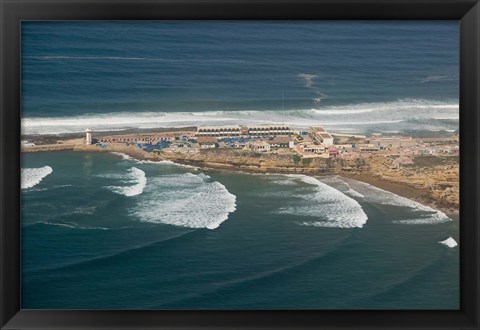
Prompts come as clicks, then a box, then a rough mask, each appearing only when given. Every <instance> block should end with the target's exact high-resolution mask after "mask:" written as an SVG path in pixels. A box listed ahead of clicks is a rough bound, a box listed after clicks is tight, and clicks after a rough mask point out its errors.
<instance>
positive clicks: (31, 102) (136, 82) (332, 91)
mask: <svg viewBox="0 0 480 330" xmlns="http://www.w3.org/2000/svg"><path fill="white" fill-rule="evenodd" d="M458 33H459V27H458V22H456V21H435V22H429V21H424V22H419V21H400V22H389V21H386V22H384V21H382V22H380V21H379V22H371V21H368V22H367V21H365V22H361V21H359V22H355V21H323V22H314V21H306V22H249V21H244V22H188V21H180V22H178V21H177V22H168V21H167V22H130V23H127V22H103V23H102V22H77V23H73V22H25V23H23V24H22V109H23V117H24V121H23V131H24V132H25V133H36V134H52V133H66V132H82V131H83V130H84V129H85V126H89V127H92V128H93V129H95V130H108V129H121V128H154V127H169V126H187V125H199V124H202V123H205V124H207V123H208V124H211V123H212V122H214V123H217V124H232V123H236V124H238V123H244V124H246V123H259V122H278V123H286V124H290V125H293V126H300V127H306V126H309V125H311V124H312V123H315V124H321V125H323V126H325V127H326V128H328V129H331V130H336V131H348V132H365V131H403V130H411V129H414V130H415V129H428V130H456V129H458V89H459V83H458V70H459V65H458V61H459V60H458V54H459V38H458Z"/></svg>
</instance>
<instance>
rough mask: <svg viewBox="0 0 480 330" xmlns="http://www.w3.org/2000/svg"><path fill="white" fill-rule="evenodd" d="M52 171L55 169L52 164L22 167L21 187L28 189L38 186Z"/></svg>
mask: <svg viewBox="0 0 480 330" xmlns="http://www.w3.org/2000/svg"><path fill="white" fill-rule="evenodd" d="M52 172H53V169H52V168H51V167H50V166H44V167H39V168H22V172H21V188H22V189H28V188H32V187H34V186H36V185H37V184H39V183H40V182H41V181H42V180H43V179H44V178H45V177H46V176H47V175H49V174H51V173H52Z"/></svg>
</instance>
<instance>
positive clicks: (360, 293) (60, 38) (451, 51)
mask: <svg viewBox="0 0 480 330" xmlns="http://www.w3.org/2000/svg"><path fill="white" fill-rule="evenodd" d="M458 114H459V113H458V22H447V21H436V22H417V21H410V22H409V21H402V22H340V21H328V22H327V21H325V22H309V21H306V22H168V21H167V22H24V23H22V131H23V133H25V134H64V133H72V132H83V131H84V130H85V128H86V127H91V128H93V129H94V130H95V131H100V130H121V129H126V128H156V127H173V126H175V127H178V126H188V125H202V124H206V125H207V124H208V125H212V124H225V123H228V124H248V123H262V122H278V123H285V124H289V125H292V126H294V127H307V126H311V125H322V126H325V127H326V128H328V129H329V130H333V131H340V132H342V131H344V132H362V133H368V132H378V131H380V132H394V131H398V132H404V131H408V132H412V131H422V132H425V131H439V130H446V131H455V130H457V129H458V123H459V121H458ZM21 187H22V210H21V211H22V308H27V309H29V308H31V309H45V308H59V309H62V308H66V309H78V308H89V309H90V308H101V309H103V308H108V309H110V308H119V309H199V308H200V309H458V308H459V247H453V248H450V247H448V246H446V245H444V244H441V243H439V242H441V241H444V240H446V239H447V238H449V237H452V238H453V239H455V240H456V241H457V242H460V239H459V219H458V217H455V216H452V215H447V214H444V213H442V212H439V211H437V210H433V209H431V208H429V207H426V206H424V205H421V204H418V203H416V202H413V201H411V200H408V199H406V198H403V197H400V196H397V195H395V194H392V193H389V192H387V191H383V190H379V189H378V188H375V187H372V186H370V185H368V184H364V183H361V182H357V181H354V180H348V179H343V178H339V177H307V176H300V175H298V176H297V175H251V174H242V173H228V172H221V173H213V174H208V175H207V174H205V173H202V172H201V171H200V170H198V169H195V168H191V167H185V166H179V165H175V164H172V163H168V162H162V163H148V162H140V161H136V160H133V159H128V157H125V156H122V155H119V154H110V153H80V152H52V153H35V154H24V155H22V182H21Z"/></svg>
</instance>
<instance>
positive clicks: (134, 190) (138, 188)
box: [106, 167, 147, 197]
mask: <svg viewBox="0 0 480 330" xmlns="http://www.w3.org/2000/svg"><path fill="white" fill-rule="evenodd" d="M125 180H126V181H127V182H133V183H134V184H133V185H131V186H108V187H106V188H108V189H110V190H111V191H113V192H114V193H117V194H120V195H124V196H127V197H132V196H137V195H140V194H141V193H142V192H143V189H144V188H145V186H146V185H147V177H146V176H145V172H144V171H142V170H140V169H138V168H136V167H132V168H130V169H129V170H128V174H127V175H126V176H125Z"/></svg>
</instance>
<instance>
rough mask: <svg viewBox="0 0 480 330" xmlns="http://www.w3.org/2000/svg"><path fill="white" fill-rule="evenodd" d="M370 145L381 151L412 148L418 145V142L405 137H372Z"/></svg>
mask: <svg viewBox="0 0 480 330" xmlns="http://www.w3.org/2000/svg"><path fill="white" fill-rule="evenodd" d="M370 143H371V144H373V145H374V146H376V147H381V148H383V149H387V148H400V147H414V146H416V145H418V141H417V140H416V139H413V138H412V137H405V136H372V137H371V138H370Z"/></svg>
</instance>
